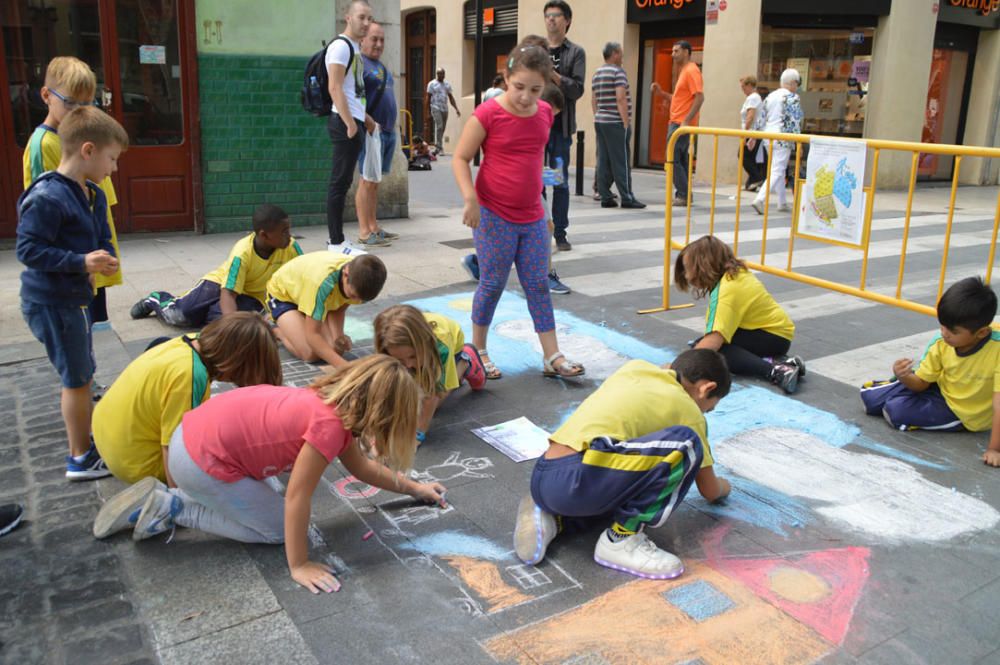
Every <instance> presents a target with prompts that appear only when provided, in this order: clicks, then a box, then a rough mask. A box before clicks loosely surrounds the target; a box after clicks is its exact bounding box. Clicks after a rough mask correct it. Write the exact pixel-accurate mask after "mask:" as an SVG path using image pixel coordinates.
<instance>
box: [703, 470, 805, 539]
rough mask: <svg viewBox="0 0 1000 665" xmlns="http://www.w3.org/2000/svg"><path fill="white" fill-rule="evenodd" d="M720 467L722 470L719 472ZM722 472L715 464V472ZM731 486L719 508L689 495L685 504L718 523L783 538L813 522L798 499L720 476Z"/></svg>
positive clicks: (733, 476) (731, 476)
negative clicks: (753, 528) (749, 527)
mask: <svg viewBox="0 0 1000 665" xmlns="http://www.w3.org/2000/svg"><path fill="white" fill-rule="evenodd" d="M720 467H721V469H720ZM723 469H725V467H723V466H722V465H721V464H716V471H722V470H723ZM722 475H724V476H725V477H726V478H728V479H729V482H730V483H732V486H733V491H732V494H730V495H729V496H728V497H727V498H726V500H725V503H722V504H717V505H716V504H711V503H708V502H707V501H705V500H704V499H702V498H701V497H700V496H698V494H697V492H692V493H691V494H688V500H689V501H691V502H692V504H693V505H694V506H695V507H697V508H698V510H700V511H702V512H704V513H708V514H710V515H714V516H715V517H718V518H719V519H720V520H739V521H741V522H746V523H747V524H752V525H754V526H756V527H759V528H761V529H767V530H768V531H771V532H772V533H775V534H777V535H779V536H786V535H788V532H789V530H790V529H795V528H801V527H802V526H803V525H805V524H807V523H808V522H811V521H812V511H811V510H810V509H809V507H808V506H807V505H806V504H805V503H803V502H802V501H800V500H798V499H794V498H792V497H790V496H788V495H787V494H783V493H781V492H778V491H775V490H773V489H771V488H769V487H765V486H763V485H759V484H757V483H755V482H753V481H752V480H747V479H746V478H742V477H740V476H738V475H735V474H733V473H730V472H728V470H726V471H725V472H723V473H722Z"/></svg>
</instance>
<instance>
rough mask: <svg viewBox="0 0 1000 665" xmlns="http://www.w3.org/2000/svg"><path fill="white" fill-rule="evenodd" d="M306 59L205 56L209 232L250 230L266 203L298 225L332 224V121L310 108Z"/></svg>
mask: <svg viewBox="0 0 1000 665" xmlns="http://www.w3.org/2000/svg"><path fill="white" fill-rule="evenodd" d="M305 63H306V58H304V57H302V58H296V57H273V56H259V55H256V56H254V55H206V54H201V55H199V56H198V68H199V71H198V86H199V97H200V103H201V146H202V153H201V160H202V161H201V163H202V181H203V183H204V201H205V230H206V231H207V232H208V233H223V232H227V231H239V230H243V229H247V228H249V225H250V217H251V215H252V214H253V210H254V208H255V207H256V206H257V205H258V204H260V203H265V202H267V203H273V204H275V205H278V206H281V207H282V208H284V209H285V211H286V212H288V214H289V215H290V216H291V217H292V221H293V223H294V224H297V225H308V224H323V223H325V222H326V215H325V210H326V189H327V182H328V180H329V174H330V141H329V139H328V138H327V135H326V119H325V118H315V117H313V116H311V115H309V114H308V113H306V112H305V111H303V110H302V106H301V105H300V102H299V91H300V90H301V88H302V72H303V70H304V69H305Z"/></svg>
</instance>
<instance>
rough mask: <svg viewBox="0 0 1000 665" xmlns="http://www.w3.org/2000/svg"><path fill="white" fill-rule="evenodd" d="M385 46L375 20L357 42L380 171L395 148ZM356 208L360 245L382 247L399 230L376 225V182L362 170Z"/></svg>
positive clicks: (393, 107) (389, 165) (387, 168)
mask: <svg viewBox="0 0 1000 665" xmlns="http://www.w3.org/2000/svg"><path fill="white" fill-rule="evenodd" d="M384 48H385V30H383V29H382V26H381V25H379V24H378V23H372V24H371V27H369V28H368V34H367V35H365V38H364V40H362V42H361V57H362V62H363V63H364V81H365V99H366V100H367V102H368V104H367V109H366V110H367V111H368V115H369V116H371V117H372V118H373V119H374V120H375V123H376V124H377V125H378V132H379V136H380V138H381V141H380V143H381V146H382V174H383V175H384V174H386V173H389V171H390V170H391V169H392V157H393V154H395V152H396V129H395V126H396V113H397V109H396V94H395V92H393V89H392V74H391V73H390V72H389V69H388V68H387V67H386V66H385V65H383V64H382V63H381V62H380V61H379V58H381V57H382V50H383V49H384ZM364 162H365V150H364V149H362V151H361V156H360V157H359V159H358V164H364ZM354 206H355V208H356V209H357V211H358V243H359V244H360V245H361V247H362V248H364V249H369V248H372V247H384V246H386V245H389V244H391V241H392V240H394V239H396V238H398V237H399V234H397V233H389V232H388V231H386V230H385V229H381V228H379V226H378V222H377V221H376V219H375V212H376V209H377V208H378V182H375V181H373V180H368V179H367V178H365V176H364V174H362V176H361V181H360V182H358V191H357V194H356V195H355V197H354Z"/></svg>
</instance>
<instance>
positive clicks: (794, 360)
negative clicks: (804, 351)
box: [781, 356, 806, 379]
mask: <svg viewBox="0 0 1000 665" xmlns="http://www.w3.org/2000/svg"><path fill="white" fill-rule="evenodd" d="M781 362H783V363H787V364H789V365H795V366H796V367H798V368H799V378H800V379H801V378H802V377H804V376H805V375H806V361H805V360H802V358H800V357H799V356H792V357H791V358H789V357H787V356H786V357H785V358H782V359H781Z"/></svg>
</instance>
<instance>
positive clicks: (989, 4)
mask: <svg viewBox="0 0 1000 665" xmlns="http://www.w3.org/2000/svg"><path fill="white" fill-rule="evenodd" d="M641 1H642V0H636V2H641ZM688 2H690V0H688ZM948 4H950V5H951V6H952V7H965V8H966V9H973V10H975V11H977V12H978V13H980V14H982V15H983V16H989V15H990V14H992V13H994V12H1000V0H948Z"/></svg>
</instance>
